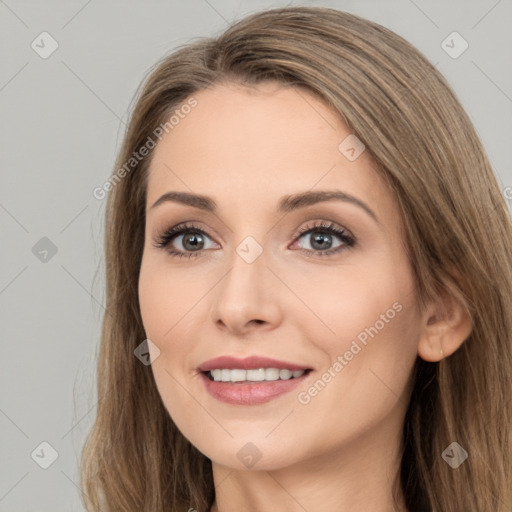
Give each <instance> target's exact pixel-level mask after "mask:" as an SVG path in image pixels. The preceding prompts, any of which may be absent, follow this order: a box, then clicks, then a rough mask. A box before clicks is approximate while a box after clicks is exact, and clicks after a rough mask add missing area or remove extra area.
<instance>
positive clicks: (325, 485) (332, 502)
mask: <svg viewBox="0 0 512 512" xmlns="http://www.w3.org/2000/svg"><path fill="white" fill-rule="evenodd" d="M390 430H394V429H387V428H383V425H382V424H380V425H379V428H378V429H375V430H371V431H368V432H367V433H366V435H365V436H364V437H359V438H358V439H356V440H354V441H351V442H347V443H345V444H344V446H343V447H342V448H340V449H338V450H337V452H333V451H332V450H331V451H330V452H329V453H322V454H320V455H317V456H314V457H311V458H309V459H307V460H301V461H300V462H297V463H295V464H293V465H289V466H287V467H280V468H269V469H266V470H259V471H257V470H251V471H247V470H243V471H241V470H236V469H233V468H227V467H224V466H220V465H218V464H216V463H215V462H213V464H212V470H213V477H214V483H215V488H216V498H215V502H214V504H213V506H212V508H211V512H239V511H240V510H248V506H249V505H250V510H251V511H252V512H267V511H268V510H286V511H288V512H305V511H314V510H319V509H321V510H322V512H348V511H353V510H371V511H372V512H407V509H406V507H405V505H404V501H403V496H402V494H401V493H400V495H399V497H398V504H397V505H396V506H395V504H394V500H393V484H394V479H395V477H396V478H398V474H399V467H400V453H401V450H400V448H401V436H399V435H396V436H395V437H394V438H390V435H389V434H390ZM398 431H399V432H400V429H398ZM400 434H401V432H400Z"/></svg>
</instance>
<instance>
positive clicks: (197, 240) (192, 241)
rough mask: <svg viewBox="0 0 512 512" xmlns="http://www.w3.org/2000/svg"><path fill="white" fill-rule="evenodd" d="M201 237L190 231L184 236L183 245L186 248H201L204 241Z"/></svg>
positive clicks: (194, 249) (193, 249) (195, 249)
mask: <svg viewBox="0 0 512 512" xmlns="http://www.w3.org/2000/svg"><path fill="white" fill-rule="evenodd" d="M201 238H202V237H201V235H197V234H193V233H189V234H187V235H185V236H184V237H183V246H184V247H185V248H186V249H190V250H192V251H197V250H198V249H201V243H204V242H203V241H202V240H201Z"/></svg>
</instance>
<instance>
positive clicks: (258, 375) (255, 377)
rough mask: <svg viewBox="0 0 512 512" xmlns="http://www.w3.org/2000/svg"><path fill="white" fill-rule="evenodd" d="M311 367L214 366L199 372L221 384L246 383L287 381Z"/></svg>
mask: <svg viewBox="0 0 512 512" xmlns="http://www.w3.org/2000/svg"><path fill="white" fill-rule="evenodd" d="M311 371H312V368H307V369H304V370H290V369H288V368H272V367H271V368H253V369H248V370H245V369H242V368H234V369H231V368H215V369H213V370H207V371H202V372H201V373H202V374H203V375H204V376H205V378H207V379H208V380H210V381H212V382H222V383H223V384H233V385H235V386H236V385H239V386H240V385H244V384H245V385H247V384H249V385H250V384H252V383H256V382H258V383H261V382H275V381H288V380H296V379H300V378H301V377H303V376H306V375H308V374H309V373H310V372H311Z"/></svg>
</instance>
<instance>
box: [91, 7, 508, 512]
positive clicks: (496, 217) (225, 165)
mask: <svg viewBox="0 0 512 512" xmlns="http://www.w3.org/2000/svg"><path fill="white" fill-rule="evenodd" d="M116 169H117V170H116V172H115V173H114V174H113V176H112V179H111V180H110V183H109V187H108V189H109V190H110V194H109V198H108V208H107V219H106V222H107V223H106V234H105V244H106V262H107V266H106V271H107V275H106V277H107V312H108V314H107V315H105V318H104V323H103V332H102V340H101V351H100V355H99V362H98V396H99V403H98V412H97V419H96V422H95V424H94V427H93V429H92V431H91V432H90V435H89V436H88V438H87V442H86V444H85V446H84V451H83V458H82V484H83V490H84V500H85V503H86V506H87V509H88V510H90V511H99V510H112V511H114V510H115V511H117V510H126V511H141V510H144V511H152V512H155V511H162V512H163V511H171V510H172V511H182V510H183V511H187V510H197V511H198V512H207V511H212V512H226V511H232V510H251V511H269V510H280V511H282V510H287V511H295V510H309V511H312V510H324V511H334V510H336V511H338V510H372V511H373V512H380V511H390V510H395V511H409V512H418V511H436V512H461V511H478V512H482V511H486V512H487V511H488V512H491V511H492V512H496V511H497V512H505V511H509V510H510V507H511V506H512V496H511V489H512V485H511V474H512V457H511V455H512V446H511V438H510V424H511V420H512V402H511V398H512V397H511V393H510V389H511V385H512V382H511V375H512V335H511V332H512V265H511V254H512V225H511V220H510V216H509V214H508V211H507V207H506V204H505V200H504V198H503V196H502V194H501V192H500V190H499V186H498V184H497V181H496V178H495V176H494V174H493V171H492V169H491V166H490V164H489V161H488V159H487V156H486V154H485V151H484V149H483V147H482V145H481V142H480V141H479V139H478V137H477V135H476V133H475V130H474V128H473V126H472V124H471V122H470V120H469V118H468V116H467V115H466V114H465V112H464V110H463V109H462V107H461V105H460V103H459V102H458V100H457V99H456V97H455V95H454V93H453V92H452V90H451V89H450V87H449V86H448V84H447V83H446V82H445V80H444V79H443V77H442V76H441V75H440V73H439V72H438V71H437V70H436V69H435V68H434V67H433V66H432V65H431V64H430V63H429V62H428V61H427V60H426V59H425V57H423V56H422V55H421V54H420V53H419V52H418V51H417V50H416V49H415V48H414V47H412V46H411V45H410V44H409V43H407V42H406V41H404V40H403V39H402V38H400V37H399V36H397V35H396V34H394V33H392V32H391V31H389V30H387V29H385V28H384V27H381V26H379V25H377V24H375V23H372V22H369V21H367V20H364V19H361V18H359V17H357V16H354V15H350V14H347V13H344V12H340V11H336V10H333V9H328V8H313V7H287V8H279V9H273V10H268V11H264V12H260V13H257V14H254V15H251V16H249V17H247V18H245V19H244V20H242V21H240V22H238V23H237V24H235V25H234V26H232V27H230V28H229V29H228V30H227V31H226V32H225V33H224V34H222V35H221V36H220V37H218V38H211V39H206V38H204V39H201V40H198V41H196V42H193V43H191V44H189V45H186V46H184V47H182V48H180V49H179V50H178V51H176V52H174V53H173V54H172V55H170V56H168V57H166V58H164V59H163V60H162V61H161V62H160V63H159V64H158V65H157V67H156V68H155V69H154V70H153V72H152V73H151V74H150V76H149V77H148V78H147V80H146V82H145V84H144V86H143V88H142V89H141V91H140V93H139V96H138V100H137V103H136V105H135V109H134V112H133V115H132V117H131V120H130V123H129V126H128V129H127V133H126V135H125V139H124V144H123V147H122V150H121V152H120V155H119V159H118V162H117V165H116Z"/></svg>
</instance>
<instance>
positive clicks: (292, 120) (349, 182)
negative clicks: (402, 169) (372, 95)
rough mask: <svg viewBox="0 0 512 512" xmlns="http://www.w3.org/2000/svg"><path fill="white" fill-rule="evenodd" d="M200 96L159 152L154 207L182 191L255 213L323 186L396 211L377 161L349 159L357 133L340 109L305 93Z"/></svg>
mask: <svg viewBox="0 0 512 512" xmlns="http://www.w3.org/2000/svg"><path fill="white" fill-rule="evenodd" d="M193 98H194V99H195V100H196V102H197V103H196V105H195V106H194V107H193V108H191V109H189V110H188V109H187V110H188V113H187V114H185V115H182V116H180V118H179V122H177V123H176V124H174V125H173V128H172V130H170V131H169V133H166V134H164V136H163V137H162V139H161V141H160V142H159V143H158V144H157V147H156V148H155V150H154V155H153V158H152V162H151V166H150V170H149V180H148V193H147V204H148V205H150V204H153V203H154V201H156V200H157V199H158V197H159V196H160V195H161V194H163V193H164V192H167V191H168V190H179V191H186V192H193V193H198V194H204V195H210V196H213V197H215V198H219V201H218V202H219V203H221V204H222V203H223V202H224V201H225V202H229V203H230V204H238V206H239V207H240V208H245V209H247V210H248V211H249V210H252V211H254V208H259V207H263V206H264V205H265V206H267V205H270V206H272V205H271V203H276V202H277V201H278V198H279V197H282V196H283V195H285V194H294V193H298V192H303V191H305V190H312V189H313V190H314V189H315V188H316V189H338V190H343V191H344V192H347V193H349V194H352V195H355V196H358V197H360V198H361V199H363V200H364V201H365V202H367V203H370V204H372V205H373V206H372V208H373V209H374V210H379V209H380V210H385V209H386V207H389V208H391V209H392V208H393V204H392V203H393V199H392V197H391V192H390V191H389V190H388V188H387V185H386V184H385V182H384V181H383V180H382V178H381V177H380V176H379V175H378V174H377V173H376V172H375V170H374V162H373V161H372V159H371V158H370V156H369V155H368V154H367V153H366V152H365V151H363V152H362V153H361V154H360V156H359V157H358V158H356V159H355V160H351V159H349V158H347V156H346V153H344V151H346V147H345V146H347V143H346V142H344V141H347V140H348V142H349V145H350V142H352V141H353V139H351V138H349V139H347V137H354V136H353V134H351V131H350V129H349V128H348V127H347V126H346V125H345V124H344V123H343V121H342V119H341V117H340V116H339V114H338V113H337V112H336V111H334V110H333V109H331V108H329V106H328V105H326V104H325V103H324V102H323V101H321V100H320V99H319V98H318V97H317V96H316V95H314V94H313V93H311V92H309V91H307V90H306V89H304V88H291V87H286V86H283V85H282V84H280V83H277V82H264V83H262V84H258V85H257V86H251V87H246V86H241V85H238V84H232V83H229V84H223V85H217V86H215V87H213V88H211V89H207V90H202V91H199V92H197V93H195V94H194V95H193ZM178 108H179V107H178ZM340 144H341V147H340ZM352 145H353V144H352ZM356 149H357V148H356ZM273 206H275V204H274V205H273ZM377 213H378V212H377ZM390 213H393V212H390ZM394 213H396V212H394Z"/></svg>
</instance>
